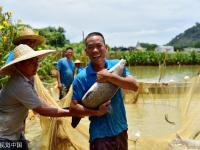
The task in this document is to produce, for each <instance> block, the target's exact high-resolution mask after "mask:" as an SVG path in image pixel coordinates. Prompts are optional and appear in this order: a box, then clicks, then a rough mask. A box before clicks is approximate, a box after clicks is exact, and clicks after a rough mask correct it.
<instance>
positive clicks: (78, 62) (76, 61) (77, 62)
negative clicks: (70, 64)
mask: <svg viewBox="0 0 200 150" xmlns="http://www.w3.org/2000/svg"><path fill="white" fill-rule="evenodd" d="M74 63H75V64H81V63H82V62H81V61H80V60H78V59H77V60H75V62H74Z"/></svg>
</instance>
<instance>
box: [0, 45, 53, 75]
mask: <svg viewBox="0 0 200 150" xmlns="http://www.w3.org/2000/svg"><path fill="white" fill-rule="evenodd" d="M13 52H14V59H13V60H12V61H11V62H10V63H8V64H6V65H4V66H3V67H2V68H1V69H0V75H9V74H10V73H11V72H12V68H13V65H14V64H16V63H18V62H21V61H23V60H27V59H31V58H34V57H38V58H41V57H43V56H45V55H47V54H49V53H52V52H55V50H41V51H35V50H33V49H32V48H31V47H29V46H28V45H25V44H20V45H18V46H17V47H15V49H14V50H13Z"/></svg>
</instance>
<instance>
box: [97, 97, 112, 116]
mask: <svg viewBox="0 0 200 150" xmlns="http://www.w3.org/2000/svg"><path fill="white" fill-rule="evenodd" d="M110 103H111V101H110V100H109V101H107V102H105V103H103V104H101V105H100V106H99V109H98V111H97V115H96V116H102V115H104V114H106V113H107V112H108V107H109V106H110Z"/></svg>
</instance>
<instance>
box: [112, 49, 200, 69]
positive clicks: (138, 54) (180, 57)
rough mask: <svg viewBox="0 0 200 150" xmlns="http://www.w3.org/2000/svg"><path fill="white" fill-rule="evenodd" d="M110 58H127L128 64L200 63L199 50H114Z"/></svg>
mask: <svg viewBox="0 0 200 150" xmlns="http://www.w3.org/2000/svg"><path fill="white" fill-rule="evenodd" d="M109 57H110V58H123V59H126V60H127V62H128V65H153V66H158V65H160V64H163V63H165V64H166V65H179V64H182V65H183V64H184V65H189V64H192V65H196V64H200V53H198V52H174V53H166V52H155V51H127V52H120V51H119V52H114V51H111V52H110V54H109Z"/></svg>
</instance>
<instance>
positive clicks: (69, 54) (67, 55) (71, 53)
mask: <svg viewBox="0 0 200 150" xmlns="http://www.w3.org/2000/svg"><path fill="white" fill-rule="evenodd" d="M64 56H65V57H66V58H67V59H71V58H72V56H73V49H72V48H69V49H67V51H65V52H64Z"/></svg>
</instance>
